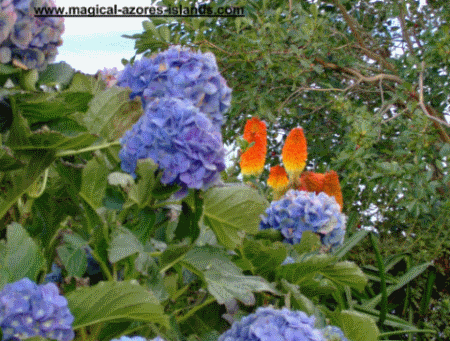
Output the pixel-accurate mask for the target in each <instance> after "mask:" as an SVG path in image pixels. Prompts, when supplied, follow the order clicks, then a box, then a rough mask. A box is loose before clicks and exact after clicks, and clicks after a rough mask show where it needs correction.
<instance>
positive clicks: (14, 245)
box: [5, 223, 44, 282]
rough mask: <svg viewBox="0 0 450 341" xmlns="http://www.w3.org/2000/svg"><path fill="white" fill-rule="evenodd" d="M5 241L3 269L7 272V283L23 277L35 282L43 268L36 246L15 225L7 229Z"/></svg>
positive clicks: (40, 255)
mask: <svg viewBox="0 0 450 341" xmlns="http://www.w3.org/2000/svg"><path fill="white" fill-rule="evenodd" d="M6 240H7V242H6V259H5V267H6V269H8V272H9V282H16V281H18V280H20V279H22V278H24V277H28V278H29V279H31V280H32V281H36V280H37V276H38V274H39V272H40V271H41V269H42V267H43V266H44V256H43V254H42V252H41V250H40V248H39V247H38V245H37V244H36V243H35V242H34V240H33V239H31V238H30V236H29V235H28V233H27V232H26V231H25V229H24V228H23V227H22V226H21V225H20V224H17V223H12V224H10V225H9V226H8V227H7V230H6Z"/></svg>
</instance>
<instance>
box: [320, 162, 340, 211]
mask: <svg viewBox="0 0 450 341" xmlns="http://www.w3.org/2000/svg"><path fill="white" fill-rule="evenodd" d="M323 191H324V192H325V193H326V194H328V195H331V196H333V197H334V198H335V199H336V202H337V203H338V204H339V206H341V211H342V208H343V207H344V199H343V198H342V191H341V185H340V183H339V177H338V175H337V173H336V172H335V171H330V172H327V173H325V179H324V182H323Z"/></svg>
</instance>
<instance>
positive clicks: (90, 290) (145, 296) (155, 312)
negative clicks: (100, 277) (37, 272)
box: [66, 281, 169, 330]
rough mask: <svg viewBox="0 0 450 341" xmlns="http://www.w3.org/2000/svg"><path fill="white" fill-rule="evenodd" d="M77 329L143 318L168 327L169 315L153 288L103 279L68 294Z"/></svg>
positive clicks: (74, 327) (129, 282)
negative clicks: (154, 293)
mask: <svg viewBox="0 0 450 341" xmlns="http://www.w3.org/2000/svg"><path fill="white" fill-rule="evenodd" d="M66 298H67V301H68V302H69V309H70V312H71V313H72V314H73V316H74V317H75V321H74V322H73V329H74V330H77V329H79V328H81V327H86V326H90V325H94V324H97V323H102V322H119V321H124V320H128V321H130V320H131V321H142V322H147V323H158V324H160V325H162V326H163V327H168V324H169V323H168V322H169V321H168V317H167V316H166V315H165V314H164V310H163V307H162V306H161V305H160V304H159V302H158V300H157V299H156V297H155V296H154V295H153V294H152V292H151V291H148V290H146V289H145V288H143V287H141V286H140V285H138V284H137V282H135V281H134V282H133V281H124V282H101V283H99V284H97V285H95V286H93V287H84V288H80V289H77V290H76V291H74V292H72V293H70V294H68V295H67V296H66Z"/></svg>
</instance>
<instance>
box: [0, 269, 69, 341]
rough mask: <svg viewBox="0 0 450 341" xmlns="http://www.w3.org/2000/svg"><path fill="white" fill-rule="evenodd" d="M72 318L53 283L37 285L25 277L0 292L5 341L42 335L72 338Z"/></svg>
mask: <svg viewBox="0 0 450 341" xmlns="http://www.w3.org/2000/svg"><path fill="white" fill-rule="evenodd" d="M73 320H74V318H73V316H72V314H71V313H70V311H69V308H68V306H67V300H66V299H65V298H64V297H63V296H61V295H60V294H59V291H58V287H57V286H56V285H55V284H53V283H48V284H44V285H37V284H36V283H34V282H32V281H31V280H30V279H28V278H24V279H21V280H20V281H17V282H15V283H11V284H6V285H5V287H4V288H3V289H2V291H0V327H1V328H2V331H3V339H4V340H21V339H24V338H28V337H32V336H42V337H45V338H49V339H53V340H58V341H71V340H72V339H73V338H74V336H75V334H74V332H73V330H72V322H73Z"/></svg>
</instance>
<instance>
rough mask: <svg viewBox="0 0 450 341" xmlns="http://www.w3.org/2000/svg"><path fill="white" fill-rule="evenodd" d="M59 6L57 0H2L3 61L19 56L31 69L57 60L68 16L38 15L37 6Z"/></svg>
mask: <svg viewBox="0 0 450 341" xmlns="http://www.w3.org/2000/svg"><path fill="white" fill-rule="evenodd" d="M35 7H39V8H44V7H55V4H54V2H53V0H40V1H37V0H3V1H1V3H0V62H1V63H9V62H10V61H11V60H12V59H16V60H18V61H20V62H22V63H23V64H25V66H27V67H28V68H30V69H38V70H42V69H44V68H45V67H46V66H47V64H48V63H49V62H53V61H54V60H55V57H56V55H57V53H58V51H57V47H58V46H60V45H61V44H62V39H61V35H62V34H63V32H64V18H61V17H35V16H34V8H35Z"/></svg>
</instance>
